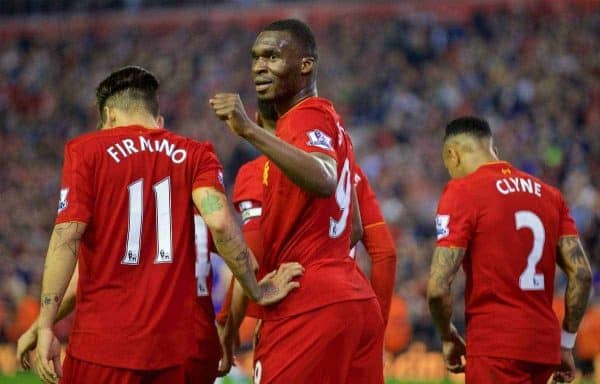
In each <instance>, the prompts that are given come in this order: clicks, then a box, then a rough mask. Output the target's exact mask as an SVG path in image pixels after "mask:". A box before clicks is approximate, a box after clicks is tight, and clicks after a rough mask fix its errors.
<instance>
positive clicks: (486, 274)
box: [436, 162, 577, 364]
mask: <svg viewBox="0 0 600 384" xmlns="http://www.w3.org/2000/svg"><path fill="white" fill-rule="evenodd" d="M436 229H437V245H438V246H441V247H461V248H465V249H466V250H467V251H466V255H465V258H464V261H463V268H464V271H465V274H466V280H467V286H466V292H465V312H466V320H467V356H477V355H481V356H490V357H500V358H509V359H516V360H524V361H530V362H536V363H544V364H556V363H558V362H559V361H560V356H559V352H560V327H559V324H558V320H557V318H556V316H555V315H554V312H553V311H552V298H553V293H554V274H555V265H556V249H557V244H558V240H559V238H560V237H561V236H576V235H577V230H576V228H575V224H574V222H573V219H572V218H571V216H570V214H569V210H568V208H567V206H566V204H565V202H564V200H563V198H562V196H561V194H560V192H559V191H558V190H557V189H556V188H553V187H551V186H549V185H547V184H545V183H543V182H542V181H540V180H539V179H537V178H535V177H533V176H531V175H529V174H527V173H524V172H522V171H520V170H518V169H516V168H514V167H513V166H512V165H511V164H509V163H506V162H494V163H488V164H485V165H483V166H481V167H480V168H479V169H477V171H475V172H474V173H472V174H471V175H469V176H467V177H464V178H461V179H457V180H453V181H450V182H449V183H448V185H447V186H446V189H445V190H444V192H443V194H442V198H441V200H440V203H439V206H438V212H437V217H436Z"/></svg>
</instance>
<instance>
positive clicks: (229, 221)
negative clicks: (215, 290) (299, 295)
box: [192, 187, 303, 305]
mask: <svg viewBox="0 0 600 384" xmlns="http://www.w3.org/2000/svg"><path fill="white" fill-rule="evenodd" d="M192 198H193V200H194V205H196V208H198V210H199V211H200V214H201V215H202V217H203V218H204V221H205V222H206V226H207V227H208V229H209V230H210V233H211V235H212V238H213V241H214V242H215V245H216V247H217V251H218V252H219V255H221V257H222V258H223V260H225V262H226V263H227V265H228V266H229V268H230V269H231V272H233V275H234V276H235V278H236V279H237V280H238V281H239V282H240V284H241V286H242V287H243V288H244V291H245V292H246V294H247V295H248V296H249V297H250V298H251V299H252V300H255V301H257V302H258V303H259V304H263V305H267V304H272V303H275V302H277V301H279V300H281V299H283V298H284V297H285V296H286V295H287V293H288V292H289V291H291V290H292V289H294V288H297V287H298V286H299V284H298V283H297V282H291V279H293V278H294V277H296V276H299V275H301V274H302V271H303V268H302V266H300V264H298V263H290V264H282V266H281V267H280V269H279V271H278V273H277V274H274V273H272V274H269V275H267V276H266V277H265V279H263V280H261V283H260V284H259V283H258V282H257V281H256V276H255V272H256V269H257V267H258V265H257V263H256V260H255V259H254V255H253V254H252V252H251V251H250V249H249V248H248V246H247V245H246V243H245V242H244V238H243V236H242V232H241V231H240V228H239V227H238V225H237V223H236V221H235V219H234V217H233V214H232V213H231V210H230V209H229V205H228V202H227V198H226V197H225V195H224V194H223V193H221V192H219V191H217V190H216V189H215V188H211V187H201V188H197V189H195V190H194V191H193V192H192Z"/></svg>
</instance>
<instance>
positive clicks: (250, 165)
mask: <svg viewBox="0 0 600 384" xmlns="http://www.w3.org/2000/svg"><path fill="white" fill-rule="evenodd" d="M266 161H267V158H266V156H264V155H260V156H258V157H257V158H255V159H253V160H250V161H248V162H246V163H244V164H243V165H242V166H241V167H240V169H239V170H238V173H237V177H236V178H246V177H248V176H253V175H254V174H256V173H257V172H262V170H263V168H264V166H265V162H266Z"/></svg>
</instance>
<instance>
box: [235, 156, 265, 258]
mask: <svg viewBox="0 0 600 384" xmlns="http://www.w3.org/2000/svg"><path fill="white" fill-rule="evenodd" d="M266 161H267V157H266V156H264V155H261V156H259V157H257V158H256V159H254V160H251V161H249V162H247V163H246V164H244V165H242V166H241V167H240V169H239V170H238V174H237V176H236V177H235V183H234V185H233V206H234V207H235V209H236V210H237V211H238V212H239V213H240V214H241V215H242V223H243V228H244V230H246V229H258V228H259V227H260V217H261V216H262V202H263V187H262V183H261V180H262V177H263V170H264V167H265V162H266ZM255 253H256V252H255ZM255 256H256V257H259V256H258V255H255Z"/></svg>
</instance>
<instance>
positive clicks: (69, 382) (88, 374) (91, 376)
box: [60, 354, 186, 384]
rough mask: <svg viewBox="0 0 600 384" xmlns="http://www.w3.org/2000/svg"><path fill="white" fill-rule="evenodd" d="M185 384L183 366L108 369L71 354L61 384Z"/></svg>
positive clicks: (65, 362) (65, 364)
mask: <svg viewBox="0 0 600 384" xmlns="http://www.w3.org/2000/svg"><path fill="white" fill-rule="evenodd" d="M82 383H102V384H185V383H186V375H185V369H184V367H183V365H178V366H175V367H169V368H165V369H160V370H154V371H142V370H133V369H126V368H116V367H108V366H105V365H99V364H94V363H91V362H89V361H83V360H79V359H76V358H74V357H72V356H70V355H69V354H67V356H66V357H65V361H64V362H63V377H62V378H61V379H60V384H82Z"/></svg>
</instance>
